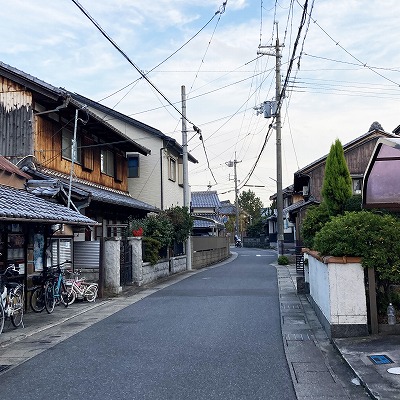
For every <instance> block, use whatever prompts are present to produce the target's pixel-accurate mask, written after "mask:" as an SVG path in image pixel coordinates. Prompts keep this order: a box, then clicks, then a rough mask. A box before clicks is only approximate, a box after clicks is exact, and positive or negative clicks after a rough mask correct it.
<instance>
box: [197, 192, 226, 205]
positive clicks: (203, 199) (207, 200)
mask: <svg viewBox="0 0 400 400" xmlns="http://www.w3.org/2000/svg"><path fill="white" fill-rule="evenodd" d="M191 196H192V199H191V203H192V208H216V209H219V208H220V207H221V202H220V201H219V198H218V194H217V192H216V191H204V192H192V194H191Z"/></svg>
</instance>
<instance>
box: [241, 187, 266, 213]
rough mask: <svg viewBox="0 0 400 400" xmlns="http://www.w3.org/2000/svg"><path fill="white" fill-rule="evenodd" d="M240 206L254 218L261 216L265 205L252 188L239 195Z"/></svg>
mask: <svg viewBox="0 0 400 400" xmlns="http://www.w3.org/2000/svg"><path fill="white" fill-rule="evenodd" d="M238 203H239V207H240V208H241V209H242V210H243V211H245V212H246V213H247V214H249V215H250V216H251V218H252V219H253V221H254V220H257V219H260V218H261V211H262V209H263V207H264V205H263V203H262V201H261V200H260V198H259V197H257V196H256V194H255V193H254V192H252V191H251V190H250V189H249V190H248V191H247V192H242V193H240V195H239V197H238Z"/></svg>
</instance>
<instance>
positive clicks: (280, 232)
mask: <svg viewBox="0 0 400 400" xmlns="http://www.w3.org/2000/svg"><path fill="white" fill-rule="evenodd" d="M271 47H275V53H263V52H261V51H258V52H257V53H258V54H267V55H270V56H274V57H275V59H276V67H275V72H276V87H275V89H276V90H275V98H276V104H277V106H276V112H275V127H276V192H277V193H276V195H277V197H276V208H277V212H278V215H277V231H278V237H277V242H278V243H277V245H278V255H279V256H281V255H283V254H284V239H285V238H284V232H283V193H282V135H281V130H282V122H281V58H282V56H281V52H280V48H281V47H283V45H282V46H280V45H279V37H278V36H277V38H276V43H275V46H260V47H259V48H260V49H261V48H271Z"/></svg>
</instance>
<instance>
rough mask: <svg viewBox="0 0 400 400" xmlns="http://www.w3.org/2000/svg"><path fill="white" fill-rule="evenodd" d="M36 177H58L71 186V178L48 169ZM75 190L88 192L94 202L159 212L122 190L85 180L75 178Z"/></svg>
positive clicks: (42, 170)
mask: <svg viewBox="0 0 400 400" xmlns="http://www.w3.org/2000/svg"><path fill="white" fill-rule="evenodd" d="M35 173H36V175H38V176H41V177H42V178H44V179H46V178H49V177H56V178H58V179H60V181H62V182H63V183H64V187H65V185H69V176H68V175H66V174H63V173H61V172H57V171H53V170H51V169H48V168H41V170H40V172H37V171H35ZM72 186H73V188H77V189H80V190H83V191H85V192H88V193H89V194H90V195H91V198H92V201H98V202H101V203H108V204H114V205H120V206H124V207H131V208H137V209H139V210H147V211H157V208H156V207H154V206H152V205H150V204H147V203H145V202H143V201H140V200H137V199H135V198H133V197H132V196H131V195H130V194H129V193H126V192H123V191H121V190H115V189H111V188H107V187H106V186H102V185H97V184H95V183H91V182H89V181H85V180H84V179H78V178H74V179H73V181H72Z"/></svg>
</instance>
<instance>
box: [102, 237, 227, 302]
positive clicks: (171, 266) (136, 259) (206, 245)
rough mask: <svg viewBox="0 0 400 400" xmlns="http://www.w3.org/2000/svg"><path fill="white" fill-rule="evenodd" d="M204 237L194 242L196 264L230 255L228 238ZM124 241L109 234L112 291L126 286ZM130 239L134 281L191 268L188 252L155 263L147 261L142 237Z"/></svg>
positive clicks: (108, 269) (107, 277)
mask: <svg viewBox="0 0 400 400" xmlns="http://www.w3.org/2000/svg"><path fill="white" fill-rule="evenodd" d="M192 239H193V238H192ZM199 239H200V240H199ZM201 239H202V238H196V239H195V243H194V246H192V249H193V252H192V268H202V267H205V266H207V265H211V264H215V263H217V262H219V261H222V260H225V259H226V258H228V257H229V255H230V252H229V242H228V239H227V238H218V237H215V238H212V237H211V238H207V240H206V241H204V240H201ZM213 239H214V240H213ZM120 241H121V238H109V239H107V240H105V242H104V269H105V271H104V281H105V290H106V292H108V293H112V294H118V293H120V292H121V290H122V287H121V285H120V251H121V250H120V248H121V247H120ZM128 243H129V246H130V248H131V254H132V284H135V285H137V286H142V285H145V284H148V283H151V282H155V281H157V280H158V279H161V278H166V277H168V276H171V275H174V274H177V273H179V272H182V271H185V270H187V257H186V255H183V256H177V257H171V258H168V259H164V260H160V261H159V262H158V263H157V264H155V265H151V264H150V263H146V262H143V259H142V239H141V238H140V237H131V238H128ZM199 243H201V246H200V245H199Z"/></svg>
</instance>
